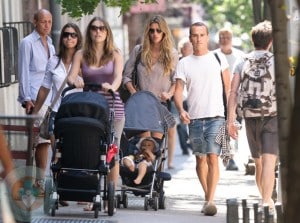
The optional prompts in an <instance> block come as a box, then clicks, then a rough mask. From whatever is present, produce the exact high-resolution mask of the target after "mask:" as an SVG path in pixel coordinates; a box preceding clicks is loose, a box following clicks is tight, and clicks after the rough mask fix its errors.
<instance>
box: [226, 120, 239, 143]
mask: <svg viewBox="0 0 300 223" xmlns="http://www.w3.org/2000/svg"><path fill="white" fill-rule="evenodd" d="M227 129H228V134H229V135H230V137H231V138H233V139H234V140H236V139H237V138H238V129H239V128H238V126H236V125H235V124H234V122H228V124H227Z"/></svg>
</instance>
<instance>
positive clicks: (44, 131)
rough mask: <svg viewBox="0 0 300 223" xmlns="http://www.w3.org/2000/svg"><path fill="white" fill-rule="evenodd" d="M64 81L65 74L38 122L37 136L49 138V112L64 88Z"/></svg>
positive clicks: (65, 81)
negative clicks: (41, 119)
mask: <svg viewBox="0 0 300 223" xmlns="http://www.w3.org/2000/svg"><path fill="white" fill-rule="evenodd" d="M66 83H67V76H66V78H65V80H64V81H63V83H62V84H61V86H60V88H59V90H58V92H57V94H56V95H55V98H54V99H53V101H52V102H51V105H49V106H48V108H47V111H46V113H45V115H44V118H43V121H42V123H41V124H40V128H39V130H40V131H39V136H40V137H42V138H44V139H50V134H49V123H50V117H51V112H52V110H53V107H54V105H55V103H56V101H57V100H58V98H59V97H60V94H61V92H62V91H63V89H64V88H65V85H66Z"/></svg>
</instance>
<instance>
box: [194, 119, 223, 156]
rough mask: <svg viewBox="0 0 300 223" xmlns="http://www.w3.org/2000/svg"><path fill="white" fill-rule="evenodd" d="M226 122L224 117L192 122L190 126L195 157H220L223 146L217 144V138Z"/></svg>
mask: <svg viewBox="0 0 300 223" xmlns="http://www.w3.org/2000/svg"><path fill="white" fill-rule="evenodd" d="M224 122H225V119H224V117H213V118H201V119H192V120H191V122H190V124H189V137H190V142H191V145H192V148H193V154H194V155H197V156H205V155H207V154H216V155H220V153H221V146H220V145H219V144H217V143H216V136H217V134H218V133H219V130H220V128H221V127H222V125H224Z"/></svg>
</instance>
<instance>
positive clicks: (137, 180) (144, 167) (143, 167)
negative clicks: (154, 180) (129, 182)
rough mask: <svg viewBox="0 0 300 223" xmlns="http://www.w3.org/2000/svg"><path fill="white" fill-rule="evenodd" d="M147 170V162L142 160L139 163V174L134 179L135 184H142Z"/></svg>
mask: <svg viewBox="0 0 300 223" xmlns="http://www.w3.org/2000/svg"><path fill="white" fill-rule="evenodd" d="M146 172H147V163H145V162H140V163H139V164H138V176H137V177H136V178H135V180H134V181H133V182H134V183H135V184H140V183H141V182H142V180H143V178H144V176H145V175H146Z"/></svg>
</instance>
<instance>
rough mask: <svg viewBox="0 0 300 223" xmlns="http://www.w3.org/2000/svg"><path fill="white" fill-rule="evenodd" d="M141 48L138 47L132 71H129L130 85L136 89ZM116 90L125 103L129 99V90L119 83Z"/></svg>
mask: <svg viewBox="0 0 300 223" xmlns="http://www.w3.org/2000/svg"><path fill="white" fill-rule="evenodd" d="M141 48H142V47H140V49H139V52H138V54H137V56H136V59H135V63H134V68H133V70H132V73H131V76H132V85H133V87H134V88H135V89H137V87H138V76H137V66H138V64H139V62H140V59H141V54H142V52H141ZM125 67H126V64H125ZM124 70H125V69H124ZM124 70H123V72H124ZM118 91H119V94H120V98H121V99H122V101H123V103H126V102H127V100H128V99H129V97H130V96H131V94H130V92H129V91H128V89H127V88H126V86H123V84H121V86H120V87H119V89H118Z"/></svg>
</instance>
